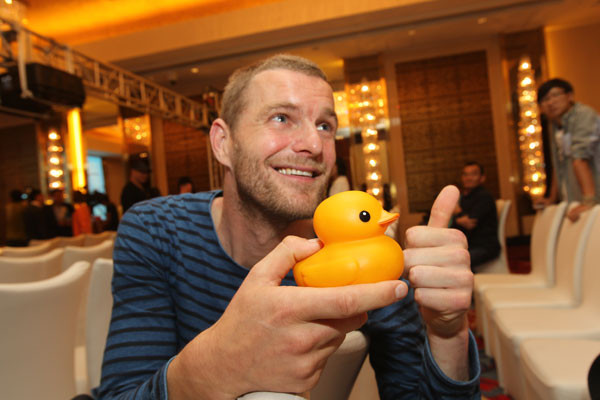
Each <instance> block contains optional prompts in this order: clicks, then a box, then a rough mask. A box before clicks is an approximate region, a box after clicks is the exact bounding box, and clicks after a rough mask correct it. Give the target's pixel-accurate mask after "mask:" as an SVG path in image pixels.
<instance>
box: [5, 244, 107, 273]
mask: <svg viewBox="0 0 600 400" xmlns="http://www.w3.org/2000/svg"><path fill="white" fill-rule="evenodd" d="M112 249H113V241H112V240H110V239H109V240H105V241H104V242H102V243H100V244H97V245H95V246H89V247H78V246H66V247H64V248H59V249H54V250H51V251H49V252H47V253H45V254H42V255H37V256H32V257H0V282H1V283H22V282H32V281H36V280H42V279H48V278H50V277H52V276H55V275H58V274H59V273H60V272H61V271H64V270H66V269H67V268H68V267H70V266H71V265H72V264H73V263H75V262H77V261H88V262H90V263H91V262H94V260H95V259H97V258H100V257H103V258H112Z"/></svg>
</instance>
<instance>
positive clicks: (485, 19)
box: [477, 17, 487, 25]
mask: <svg viewBox="0 0 600 400" xmlns="http://www.w3.org/2000/svg"><path fill="white" fill-rule="evenodd" d="M486 22H487V18H486V17H481V18H477V23H478V24H479V25H482V24H485V23H486Z"/></svg>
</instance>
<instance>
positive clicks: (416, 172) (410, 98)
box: [396, 51, 499, 212]
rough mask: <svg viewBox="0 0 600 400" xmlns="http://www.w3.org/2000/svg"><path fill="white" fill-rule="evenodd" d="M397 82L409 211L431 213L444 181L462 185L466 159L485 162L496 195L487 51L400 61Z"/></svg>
mask: <svg viewBox="0 0 600 400" xmlns="http://www.w3.org/2000/svg"><path fill="white" fill-rule="evenodd" d="M396 82H397V88H396V89H397V91H398V104H399V111H400V117H401V124H402V125H401V126H402V141H403V147H404V159H405V163H406V174H407V186H408V187H407V191H408V199H409V209H410V211H411V212H424V211H428V210H429V209H430V208H431V205H432V204H433V200H434V199H435V197H436V195H437V194H438V193H439V191H440V190H441V189H442V188H443V187H444V186H445V185H448V184H459V183H460V171H461V169H462V167H463V165H464V163H465V162H467V161H477V162H479V163H480V164H482V165H483V167H484V169H485V174H486V177H487V181H486V183H485V186H486V187H487V188H488V189H489V190H490V191H491V192H492V194H493V195H494V196H496V197H498V194H499V188H498V171H497V165H496V154H495V146H494V131H493V122H492V111H491V105H490V93H489V84H488V76H487V62H486V54H485V52H484V51H481V52H473V53H466V54H458V55H452V56H446V57H438V58H433V59H427V60H418V61H411V62H405V63H399V64H396Z"/></svg>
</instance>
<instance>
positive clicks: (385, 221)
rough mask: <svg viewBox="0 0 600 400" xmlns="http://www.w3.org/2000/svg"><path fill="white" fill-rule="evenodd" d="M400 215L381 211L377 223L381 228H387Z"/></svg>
mask: <svg viewBox="0 0 600 400" xmlns="http://www.w3.org/2000/svg"><path fill="white" fill-rule="evenodd" d="M399 216H400V214H398V213H389V212H387V211H385V210H382V211H381V217H379V221H377V223H378V224H379V225H381V226H383V227H387V226H388V225H389V224H391V223H392V222H394V221H395V220H397V219H398V217H399Z"/></svg>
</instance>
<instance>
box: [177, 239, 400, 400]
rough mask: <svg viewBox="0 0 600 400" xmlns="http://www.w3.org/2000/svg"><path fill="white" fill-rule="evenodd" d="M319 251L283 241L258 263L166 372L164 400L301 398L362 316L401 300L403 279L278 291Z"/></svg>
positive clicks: (312, 243)
mask: <svg viewBox="0 0 600 400" xmlns="http://www.w3.org/2000/svg"><path fill="white" fill-rule="evenodd" d="M319 248H320V243H319V242H318V241H316V240H305V239H300V238H298V237H292V236H289V237H287V238H285V239H284V240H283V241H282V242H281V243H280V244H279V245H278V246H277V247H276V248H275V249H274V250H273V251H272V252H271V253H269V254H268V255H267V256H266V257H265V258H263V259H262V260H261V261H260V262H259V263H257V264H256V265H255V266H254V267H253V268H252V269H251V270H250V273H249V274H248V276H247V277H246V279H245V280H244V282H243V284H242V285H241V286H240V288H239V290H238V291H237V293H236V294H235V296H234V297H233V299H232V300H231V302H230V304H229V306H228V307H227V309H226V310H225V312H224V313H223V315H222V316H221V318H220V319H219V320H218V321H217V323H215V324H214V325H213V326H212V327H210V328H209V329H207V330H206V331H204V332H202V333H201V334H199V335H198V336H196V338H194V340H192V341H191V342H190V343H189V344H188V345H187V346H186V347H185V348H184V349H183V350H182V351H181V353H180V354H179V355H178V356H177V357H176V358H175V359H174V360H173V361H172V363H171V364H170V366H169V369H168V371H167V381H168V390H169V398H170V399H211V400H218V399H234V398H237V397H238V396H241V395H243V394H245V393H248V392H255V391H275V392H289V393H302V392H305V391H307V390H309V389H311V388H312V387H314V386H315V385H316V384H317V382H318V379H319V377H320V374H321V372H322V370H323V368H324V367H325V363H326V361H327V358H328V357H329V356H330V355H331V354H332V353H333V352H334V351H335V350H336V349H337V348H338V347H339V345H340V344H341V343H342V342H343V340H344V337H345V334H346V333H347V332H350V331H352V330H355V329H357V328H359V327H360V326H361V325H362V324H364V323H365V321H366V320H367V315H366V312H367V311H369V310H372V309H376V308H380V307H384V306H386V305H389V304H391V303H393V302H395V301H397V300H399V299H400V298H403V297H404V296H406V293H407V290H408V289H407V287H406V285H405V284H404V283H403V282H402V281H386V282H379V283H374V284H366V285H353V286H345V287H338V288H307V287H290V286H279V285H280V284H281V280H282V279H283V277H285V275H286V274H287V273H288V271H289V270H290V269H291V268H292V267H293V266H294V265H295V264H296V262H298V261H299V260H301V259H304V258H306V257H308V256H309V255H311V254H313V253H314V252H316V251H317V250H318V249H319Z"/></svg>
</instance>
